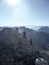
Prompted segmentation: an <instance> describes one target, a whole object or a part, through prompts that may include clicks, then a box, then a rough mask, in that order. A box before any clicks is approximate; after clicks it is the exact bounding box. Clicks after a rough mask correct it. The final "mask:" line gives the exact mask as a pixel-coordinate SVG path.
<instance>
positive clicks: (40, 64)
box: [35, 58, 48, 65]
mask: <svg viewBox="0 0 49 65" xmlns="http://www.w3.org/2000/svg"><path fill="white" fill-rule="evenodd" d="M35 65H48V62H47V61H46V60H45V59H43V58H37V59H36V61H35Z"/></svg>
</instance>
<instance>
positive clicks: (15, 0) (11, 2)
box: [6, 0, 20, 6]
mask: <svg viewBox="0 0 49 65" xmlns="http://www.w3.org/2000/svg"><path fill="white" fill-rule="evenodd" d="M6 2H7V3H8V4H9V5H12V6H15V5H17V4H19V3H20V0H6Z"/></svg>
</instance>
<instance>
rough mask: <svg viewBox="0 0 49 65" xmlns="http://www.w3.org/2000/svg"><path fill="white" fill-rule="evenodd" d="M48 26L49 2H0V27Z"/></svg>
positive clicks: (36, 0)
mask: <svg viewBox="0 0 49 65" xmlns="http://www.w3.org/2000/svg"><path fill="white" fill-rule="evenodd" d="M32 25H35V26H49V0H0V26H32Z"/></svg>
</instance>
